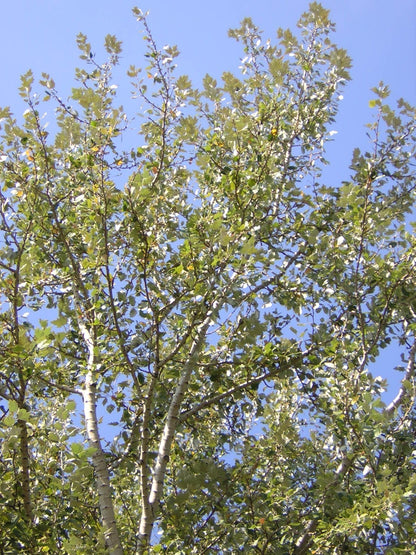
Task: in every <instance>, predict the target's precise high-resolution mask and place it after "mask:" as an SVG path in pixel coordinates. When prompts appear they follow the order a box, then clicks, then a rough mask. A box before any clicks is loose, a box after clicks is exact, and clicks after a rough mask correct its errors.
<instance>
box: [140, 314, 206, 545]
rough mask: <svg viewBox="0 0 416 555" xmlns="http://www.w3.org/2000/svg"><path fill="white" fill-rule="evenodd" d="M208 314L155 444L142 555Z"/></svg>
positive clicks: (204, 331) (144, 515) (159, 497)
mask: <svg viewBox="0 0 416 555" xmlns="http://www.w3.org/2000/svg"><path fill="white" fill-rule="evenodd" d="M211 314H212V313H211V312H210V313H209V314H208V315H207V316H206V318H205V320H204V321H203V322H202V324H200V325H199V326H198V329H197V334H196V337H195V339H194V341H193V343H192V345H191V348H190V351H189V355H188V359H187V362H186V363H185V365H184V368H183V370H182V374H181V377H180V379H179V382H178V384H177V386H176V389H175V393H174V395H173V397H172V400H171V402H170V405H169V410H168V414H167V417H166V422H165V426H164V429H163V433H162V437H161V440H160V443H159V451H158V455H157V459H156V463H155V468H154V473H153V479H152V485H151V489H150V494H149V499H148V502H147V503H146V504H145V506H146V508H147V510H145V511H144V512H143V514H142V517H141V519H140V527H139V535H140V538H141V542H142V550H143V551H142V552H145V550H146V548H147V547H148V545H149V542H150V536H151V533H152V529H153V525H154V523H155V520H156V518H157V515H158V512H159V505H160V499H161V496H162V493H163V484H164V480H165V475H166V467H167V464H168V462H169V457H170V452H171V448H172V442H173V438H174V435H175V431H176V428H177V425H178V422H179V411H180V408H181V404H182V400H183V397H184V395H185V392H186V390H187V387H188V383H189V379H190V377H191V374H192V371H193V370H194V368H195V362H196V360H197V357H198V354H199V352H200V350H201V348H202V346H203V344H204V341H205V337H206V332H207V329H208V326H209V322H210V319H211Z"/></svg>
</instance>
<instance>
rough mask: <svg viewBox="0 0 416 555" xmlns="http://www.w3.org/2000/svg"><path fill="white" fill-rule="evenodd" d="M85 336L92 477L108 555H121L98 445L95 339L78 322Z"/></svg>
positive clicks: (85, 405) (85, 395) (85, 412)
mask: <svg viewBox="0 0 416 555" xmlns="http://www.w3.org/2000/svg"><path fill="white" fill-rule="evenodd" d="M80 328H81V331H82V334H83V336H84V340H85V342H86V344H87V346H88V351H89V357H88V372H87V375H86V377H85V385H84V389H83V392H82V394H83V399H84V415H85V427H86V431H87V436H88V440H89V444H90V446H91V447H94V449H95V451H94V454H93V455H92V463H93V466H94V471H95V479H96V484H97V490H98V504H99V508H100V515H101V519H102V523H103V527H104V537H105V540H106V544H107V547H108V550H109V553H110V555H123V549H122V546H121V542H120V538H119V534H118V529H117V523H116V517H115V513H114V506H113V499H112V492H111V486H110V476H109V473H108V467H107V462H106V459H105V454H104V451H103V449H102V446H101V440H100V435H99V431H98V419H97V404H96V392H95V379H96V376H95V375H94V374H95V372H94V369H95V360H94V341H93V338H92V336H91V334H90V332H89V330H88V329H87V328H86V326H85V325H83V324H80Z"/></svg>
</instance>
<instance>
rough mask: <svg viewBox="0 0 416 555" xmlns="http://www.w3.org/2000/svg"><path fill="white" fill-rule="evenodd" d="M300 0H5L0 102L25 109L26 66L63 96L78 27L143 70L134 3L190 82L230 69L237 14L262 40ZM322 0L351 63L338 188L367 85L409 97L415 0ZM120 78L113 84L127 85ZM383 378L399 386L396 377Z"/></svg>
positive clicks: (297, 9) (235, 60)
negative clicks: (22, 79) (113, 42)
mask: <svg viewBox="0 0 416 555" xmlns="http://www.w3.org/2000/svg"><path fill="white" fill-rule="evenodd" d="M308 4H309V2H308V1H306V0H254V1H253V0H251V1H249V0H209V1H205V2H198V1H197V0H173V1H168V0H144V1H143V2H139V0H137V1H136V2H135V1H130V0H127V1H124V0H71V1H68V0H66V1H64V0H14V1H10V0H3V2H2V6H1V7H2V11H1V16H2V17H1V23H0V52H1V81H0V82H1V87H0V106H1V107H4V106H10V107H11V108H12V110H13V111H14V112H15V114H16V116H19V115H20V114H21V113H22V112H23V110H24V107H23V105H22V104H21V101H20V99H19V97H18V94H17V88H18V86H19V76H20V75H21V74H22V73H24V72H26V71H27V70H28V69H29V68H31V69H32V70H33V71H34V73H35V76H38V77H40V75H41V72H47V73H49V74H50V75H51V76H52V77H53V78H54V80H55V83H56V86H57V89H58V91H59V92H60V95H61V96H62V97H63V98H65V97H67V96H68V95H69V93H70V91H71V87H72V86H73V83H74V82H73V74H74V68H75V67H76V66H77V65H80V64H82V62H81V61H80V60H79V58H78V49H77V47H76V43H75V39H76V35H77V33H79V32H82V33H84V34H86V35H87V36H88V39H89V42H90V43H91V44H92V46H93V51H94V52H96V56H97V57H96V59H97V61H100V53H101V52H102V44H103V40H104V37H105V35H106V34H108V33H110V34H115V35H116V36H117V38H118V39H120V40H122V41H123V44H124V52H123V55H122V60H121V63H122V66H123V67H122V69H123V70H124V69H127V68H128V66H129V65H130V64H134V65H136V66H145V65H146V60H145V59H144V58H143V53H144V48H145V44H144V41H143V39H142V33H141V31H142V29H141V26H140V24H138V23H137V22H136V20H135V18H134V17H133V16H132V15H131V8H132V7H133V6H135V5H137V6H138V7H140V8H141V9H142V10H144V11H145V10H149V11H150V17H149V23H150V27H151V29H152V32H153V35H154V38H155V39H156V41H157V42H158V44H159V45H160V46H163V45H165V44H177V45H178V47H179V50H180V51H181V57H180V58H179V61H178V65H179V74H187V75H189V76H190V78H191V79H192V81H193V84H194V85H195V86H198V85H199V84H200V82H201V80H202V78H203V76H204V75H205V74H206V73H209V74H211V75H213V76H214V77H216V78H218V77H219V76H220V75H221V73H222V72H223V71H237V69H238V65H239V59H240V55H242V52H241V50H240V47H239V46H238V45H237V43H236V42H235V41H233V40H231V39H229V38H228V37H227V30H228V29H229V28H230V27H237V26H238V24H239V22H240V21H241V19H242V18H243V17H247V16H250V17H252V18H253V20H254V22H255V23H256V24H257V25H258V26H259V27H260V28H261V29H263V30H264V35H265V38H269V37H270V38H271V39H272V41H273V40H274V39H275V37H276V29H277V28H278V27H283V28H287V27H290V28H292V29H294V27H295V24H296V21H297V19H298V18H299V16H300V15H301V14H302V12H304V11H305V10H307V8H308ZM322 4H323V6H324V7H326V8H329V9H330V11H331V19H332V20H333V21H334V22H335V23H336V24H337V33H336V35H335V37H334V38H333V40H334V41H335V42H336V43H337V44H338V45H339V46H341V47H343V48H345V49H346V50H347V51H348V53H349V54H350V56H351V57H352V59H353V68H352V72H351V76H352V82H351V83H349V84H348V86H347V87H346V89H345V91H344V100H343V102H342V103H341V107H340V114H339V117H338V119H337V122H336V125H335V126H334V129H336V130H337V131H338V134H337V135H336V142H334V143H333V144H332V145H330V147H329V149H328V157H329V158H330V160H331V167H330V171H329V172H328V174H327V175H326V177H325V178H326V179H328V180H335V179H336V180H337V183H331V184H332V185H336V184H338V183H340V182H341V181H342V180H345V179H348V175H349V171H348V164H349V161H350V158H351V153H352V150H353V148H354V147H356V146H364V147H365V146H366V145H367V144H368V143H367V141H366V129H365V123H368V122H370V121H371V119H372V113H371V110H370V109H369V107H368V102H369V100H370V99H371V98H373V96H374V95H373V94H372V93H371V92H370V89H371V87H374V86H376V85H377V84H378V83H379V81H384V82H385V83H387V84H388V85H390V87H391V90H392V98H393V99H397V98H399V97H404V98H405V99H406V100H408V101H409V102H411V103H413V104H415V103H416V0H396V1H395V2H393V1H392V0H326V1H322ZM101 59H102V60H104V58H101ZM122 75H123V74H122V73H121V72H120V76H119V78H118V79H119V83H120V84H122V82H123V83H124V85H127V83H128V81H127V78H124V80H123V77H122ZM40 90H41V89H40ZM394 355H395V353H394V349H391V350H390V353H389V356H388V357H384V358H383V366H384V368H378V369H377V374H381V375H383V376H384V377H386V376H387V375H388V369H389V368H392V366H394V362H393V361H394V358H395V356H394ZM396 356H397V351H396ZM398 362H399V361H398V360H397V361H396V363H398ZM390 378H393V379H392V382H393V383H394V384H395V385H397V383H398V378H399V376H394V377H393V376H390ZM395 389H396V387H393V388H392V390H391V391H390V392H389V395H388V396H387V400H389V399H391V397H392V396H394V390H395Z"/></svg>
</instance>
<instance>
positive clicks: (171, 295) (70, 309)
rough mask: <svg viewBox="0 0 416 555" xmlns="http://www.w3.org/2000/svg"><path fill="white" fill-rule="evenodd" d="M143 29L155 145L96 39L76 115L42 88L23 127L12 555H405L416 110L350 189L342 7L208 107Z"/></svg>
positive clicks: (3, 375) (12, 222)
mask: <svg viewBox="0 0 416 555" xmlns="http://www.w3.org/2000/svg"><path fill="white" fill-rule="evenodd" d="M134 14H135V16H136V17H137V19H138V20H139V21H140V22H141V24H142V25H143V27H144V30H145V40H146V43H147V46H148V51H147V54H146V56H147V63H148V66H147V67H146V68H145V70H144V72H141V70H140V69H137V68H135V67H130V69H129V71H128V75H129V77H130V78H131V80H132V82H133V84H134V86H135V91H136V92H135V95H136V102H137V113H138V114H141V115H144V122H143V123H142V125H141V127H140V131H139V136H138V138H137V136H133V134H132V132H131V125H132V123H131V122H132V121H133V118H128V117H127V115H126V114H125V113H124V111H123V109H122V108H121V107H119V106H118V105H117V97H116V88H117V87H116V86H115V84H114V83H113V80H112V71H113V69H114V67H115V66H116V65H117V64H118V63H119V57H120V53H121V43H120V42H119V41H118V40H117V39H116V38H115V37H113V36H107V37H106V39H105V48H106V51H107V53H108V60H107V61H106V62H105V63H100V62H98V61H97V60H96V57H95V56H94V54H93V53H92V50H91V45H90V44H89V43H88V41H87V37H85V36H84V35H79V36H78V46H79V48H80V51H81V59H82V60H83V63H84V67H83V68H81V69H77V70H76V80H77V82H78V85H77V87H76V88H74V89H73V91H72V95H71V97H70V98H69V99H68V100H63V99H62V98H61V97H60V96H59V94H58V92H57V90H56V88H55V84H54V82H53V80H52V78H51V77H50V76H48V75H46V74H44V75H43V76H42V79H41V80H40V82H39V85H35V81H34V77H33V75H32V73H31V72H28V73H26V74H25V75H23V77H22V84H21V87H20V95H21V97H22V98H23V99H24V101H25V102H26V104H27V110H26V111H25V113H24V115H23V121H22V122H18V121H17V120H16V119H15V118H14V117H13V115H12V113H11V112H10V110H9V109H3V110H2V111H1V118H2V122H1V123H2V139H1V170H0V171H1V186H2V189H1V224H0V225H1V243H0V248H1V262H0V269H1V284H2V294H1V305H2V312H1V326H2V327H1V346H0V357H1V359H0V360H1V366H0V379H1V382H0V394H1V398H2V400H3V403H2V407H1V408H2V411H1V412H2V414H1V437H2V444H1V463H0V472H1V486H0V492H1V497H2V509H1V512H0V518H1V527H0V530H1V531H0V545H1V550H2V553H16V552H24V553H30V554H32V553H33V554H35V553H48V552H49V553H68V554H72V553H107V552H108V553H111V554H112V555H118V554H121V553H147V552H152V553H158V552H162V551H164V552H167V553H236V552H247V553H275V554H284V553H293V554H298V555H299V554H302V553H328V554H329V553H331V554H333V553H380V552H381V550H383V553H401V552H403V553H405V552H406V553H407V552H408V548H409V546H410V545H413V546H414V545H415V532H416V530H415V525H414V522H415V521H416V498H415V491H416V490H415V481H416V479H415V473H414V448H415V447H414V434H415V430H416V412H415V379H414V365H415V352H416V340H415V332H416V319H415V311H416V290H415V283H416V268H415V260H416V252H415V239H414V236H413V235H412V233H411V227H412V225H413V227H414V224H412V223H411V222H410V219H411V217H412V215H414V202H415V183H416V181H415V171H414V149H415V110H414V109H413V108H412V107H411V106H410V105H409V104H408V103H406V102H405V101H404V100H400V101H399V102H398V106H397V109H396V110H393V109H392V108H391V107H390V106H389V105H388V104H387V98H388V96H389V89H388V87H387V86H385V85H383V84H380V85H379V86H378V87H377V88H375V89H374V100H373V101H372V102H371V107H372V108H373V110H374V112H375V117H374V120H373V123H371V124H370V125H369V138H370V142H369V150H368V151H367V152H361V151H360V150H358V149H357V150H355V151H354V153H353V158H352V163H351V168H350V169H351V175H350V176H349V177H348V178H347V179H346V180H345V181H342V182H341V183H340V184H339V185H331V186H327V185H325V184H324V182H323V178H322V169H323V167H324V166H325V164H327V163H328V162H327V161H326V159H325V144H326V142H327V141H328V140H329V139H330V137H331V135H332V124H333V122H334V120H335V116H336V113H337V106H338V102H339V96H340V91H341V89H342V87H343V85H344V84H345V82H346V81H347V80H348V79H349V75H348V68H349V66H350V60H349V58H348V56H347V54H346V52H345V51H344V50H342V49H340V48H337V47H336V45H335V44H334V43H333V42H332V39H331V34H332V32H333V30H334V25H333V24H332V23H331V21H330V19H329V14H328V11H327V10H325V9H323V8H322V7H321V6H320V5H319V4H318V3H316V2H313V3H312V4H311V5H310V10H309V12H307V13H305V14H303V15H302V16H301V18H300V20H299V24H298V32H297V33H292V32H290V31H283V30H279V31H278V38H279V43H278V44H277V45H273V44H272V43H271V42H270V41H264V40H263V38H262V34H261V32H260V30H259V29H258V28H257V27H256V26H255V25H254V23H253V22H252V21H251V19H245V20H243V22H242V23H241V27H239V28H237V29H233V30H231V31H230V36H231V37H232V38H234V39H236V40H238V41H239V42H240V43H241V44H242V47H243V50H244V56H245V57H244V59H243V60H242V65H241V74H239V75H233V74H232V73H225V74H224V75H223V78H222V83H220V84H219V83H217V82H216V81H215V80H214V79H213V78H212V77H210V76H208V75H207V76H206V77H205V79H204V81H203V87H202V89H201V90H197V89H195V88H194V87H193V86H192V84H191V82H190V80H189V79H188V77H186V76H183V75H181V76H178V75H177V73H176V66H175V61H176V60H175V59H176V58H177V56H178V52H177V49H176V48H175V47H165V48H163V49H162V50H159V49H158V48H157V45H156V44H155V42H154V40H153V38H152V35H151V32H150V29H149V27H148V23H147V20H146V17H145V15H144V14H143V13H142V12H141V11H140V10H139V9H135V10H134ZM39 91H41V92H40V93H39ZM42 91H43V92H42ZM42 97H43V98H42ZM43 102H49V103H50V104H51V103H54V106H55V110H54V112H53V113H54V114H55V119H54V120H53V121H52V123H51V130H50V131H49V130H48V129H47V126H46V124H45V122H44V120H43V119H42V116H41V105H42V104H43ZM51 117H52V114H51V113H49V116H48V118H49V119H50V118H51ZM121 138H124V139H125V140H124V142H122V141H121ZM129 142H130V143H131V144H132V147H131V148H127V149H126V143H129ZM137 143H139V145H140V146H137ZM390 343H392V344H394V345H396V346H397V349H398V350H400V352H401V357H402V361H403V362H402V368H401V370H402V371H403V380H402V384H401V388H400V390H399V391H398V392H397V395H396V397H395V399H394V400H393V401H392V402H391V403H390V404H389V405H386V404H385V403H384V402H383V401H382V399H381V394H382V393H383V391H384V389H385V387H386V384H385V382H384V381H383V380H381V379H380V378H378V377H374V376H373V375H372V373H371V372H370V370H369V366H371V367H372V368H376V366H377V364H382V360H383V349H384V348H385V347H386V346H387V345H388V344H390ZM152 531H153V532H154V531H157V532H158V535H159V536H160V539H159V540H158V541H156V540H155V538H154V537H153V536H152Z"/></svg>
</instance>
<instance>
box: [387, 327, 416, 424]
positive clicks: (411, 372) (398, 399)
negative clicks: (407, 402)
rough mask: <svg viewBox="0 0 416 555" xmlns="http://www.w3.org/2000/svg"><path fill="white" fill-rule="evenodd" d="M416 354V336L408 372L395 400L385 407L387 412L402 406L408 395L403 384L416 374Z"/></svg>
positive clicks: (408, 363)
mask: <svg viewBox="0 0 416 555" xmlns="http://www.w3.org/2000/svg"><path fill="white" fill-rule="evenodd" d="M415 356H416V336H415V338H414V341H413V345H412V347H411V349H410V353H409V360H408V361H407V368H406V374H405V376H404V378H403V380H402V386H401V387H400V390H399V392H398V393H397V395H396V397H395V398H394V399H393V401H392V402H391V403H390V404H389V405H388V406H387V407H386V408H385V412H386V413H387V414H391V413H392V412H394V411H395V410H396V409H398V408H399V407H400V405H401V404H402V403H403V401H404V399H405V398H406V396H407V395H408V391H407V389H406V387H404V386H403V382H404V381H411V380H412V379H414V376H415Z"/></svg>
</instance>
